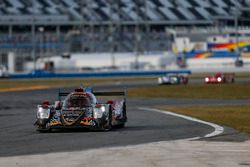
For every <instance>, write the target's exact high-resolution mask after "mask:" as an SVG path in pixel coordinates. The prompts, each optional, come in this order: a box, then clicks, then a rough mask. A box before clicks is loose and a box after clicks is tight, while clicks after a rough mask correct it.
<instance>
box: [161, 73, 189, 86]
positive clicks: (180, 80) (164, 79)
mask: <svg viewBox="0 0 250 167" xmlns="http://www.w3.org/2000/svg"><path fill="white" fill-rule="evenodd" d="M187 83H188V77H187V76H184V75H180V74H166V75H164V76H161V77H159V78H158V84H159V85H164V84H168V85H175V84H187Z"/></svg>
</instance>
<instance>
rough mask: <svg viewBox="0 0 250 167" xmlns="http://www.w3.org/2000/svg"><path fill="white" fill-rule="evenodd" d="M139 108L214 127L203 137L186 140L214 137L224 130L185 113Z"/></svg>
mask: <svg viewBox="0 0 250 167" xmlns="http://www.w3.org/2000/svg"><path fill="white" fill-rule="evenodd" d="M139 109H140V110H147V111H154V112H159V113H162V114H167V115H171V116H175V117H180V118H183V119H186V120H189V121H194V122H198V123H202V124H205V125H209V126H211V127H213V128H214V131H213V132H212V133H209V134H206V135H205V136H203V137H194V138H191V139H186V140H197V139H200V138H204V137H205V138H207V137H214V136H217V135H219V134H222V133H223V132H224V128H223V127H222V126H219V125H216V124H214V123H211V122H206V121H202V120H199V119H197V118H193V117H189V116H185V115H181V114H176V113H173V112H170V111H164V110H159V109H153V108H144V107H139Z"/></svg>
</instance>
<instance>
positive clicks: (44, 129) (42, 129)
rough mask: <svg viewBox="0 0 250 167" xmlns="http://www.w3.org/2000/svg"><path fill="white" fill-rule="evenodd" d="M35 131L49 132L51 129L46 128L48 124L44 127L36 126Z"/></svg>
mask: <svg viewBox="0 0 250 167" xmlns="http://www.w3.org/2000/svg"><path fill="white" fill-rule="evenodd" d="M36 130H37V131H38V132H40V133H46V132H51V128H49V127H48V123H47V124H46V125H44V126H38V127H37V129H36Z"/></svg>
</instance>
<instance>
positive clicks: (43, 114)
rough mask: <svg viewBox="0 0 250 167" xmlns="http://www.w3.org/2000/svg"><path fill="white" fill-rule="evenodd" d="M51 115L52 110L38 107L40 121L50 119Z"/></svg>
mask: <svg viewBox="0 0 250 167" xmlns="http://www.w3.org/2000/svg"><path fill="white" fill-rule="evenodd" d="M49 115H50V109H49V108H47V109H45V108H42V107H38V109H37V118H39V119H44V118H46V119H47V118H49Z"/></svg>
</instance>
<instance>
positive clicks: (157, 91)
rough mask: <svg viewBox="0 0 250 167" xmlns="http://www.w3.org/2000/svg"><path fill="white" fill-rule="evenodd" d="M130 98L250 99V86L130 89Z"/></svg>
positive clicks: (173, 86) (225, 85) (215, 85)
mask: <svg viewBox="0 0 250 167" xmlns="http://www.w3.org/2000/svg"><path fill="white" fill-rule="evenodd" d="M128 94H129V96H130V97H150V98H152V97H155V98H195V99H250V84H241V83H235V84H189V85H163V86H154V87H140V88H132V89H129V91H128Z"/></svg>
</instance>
